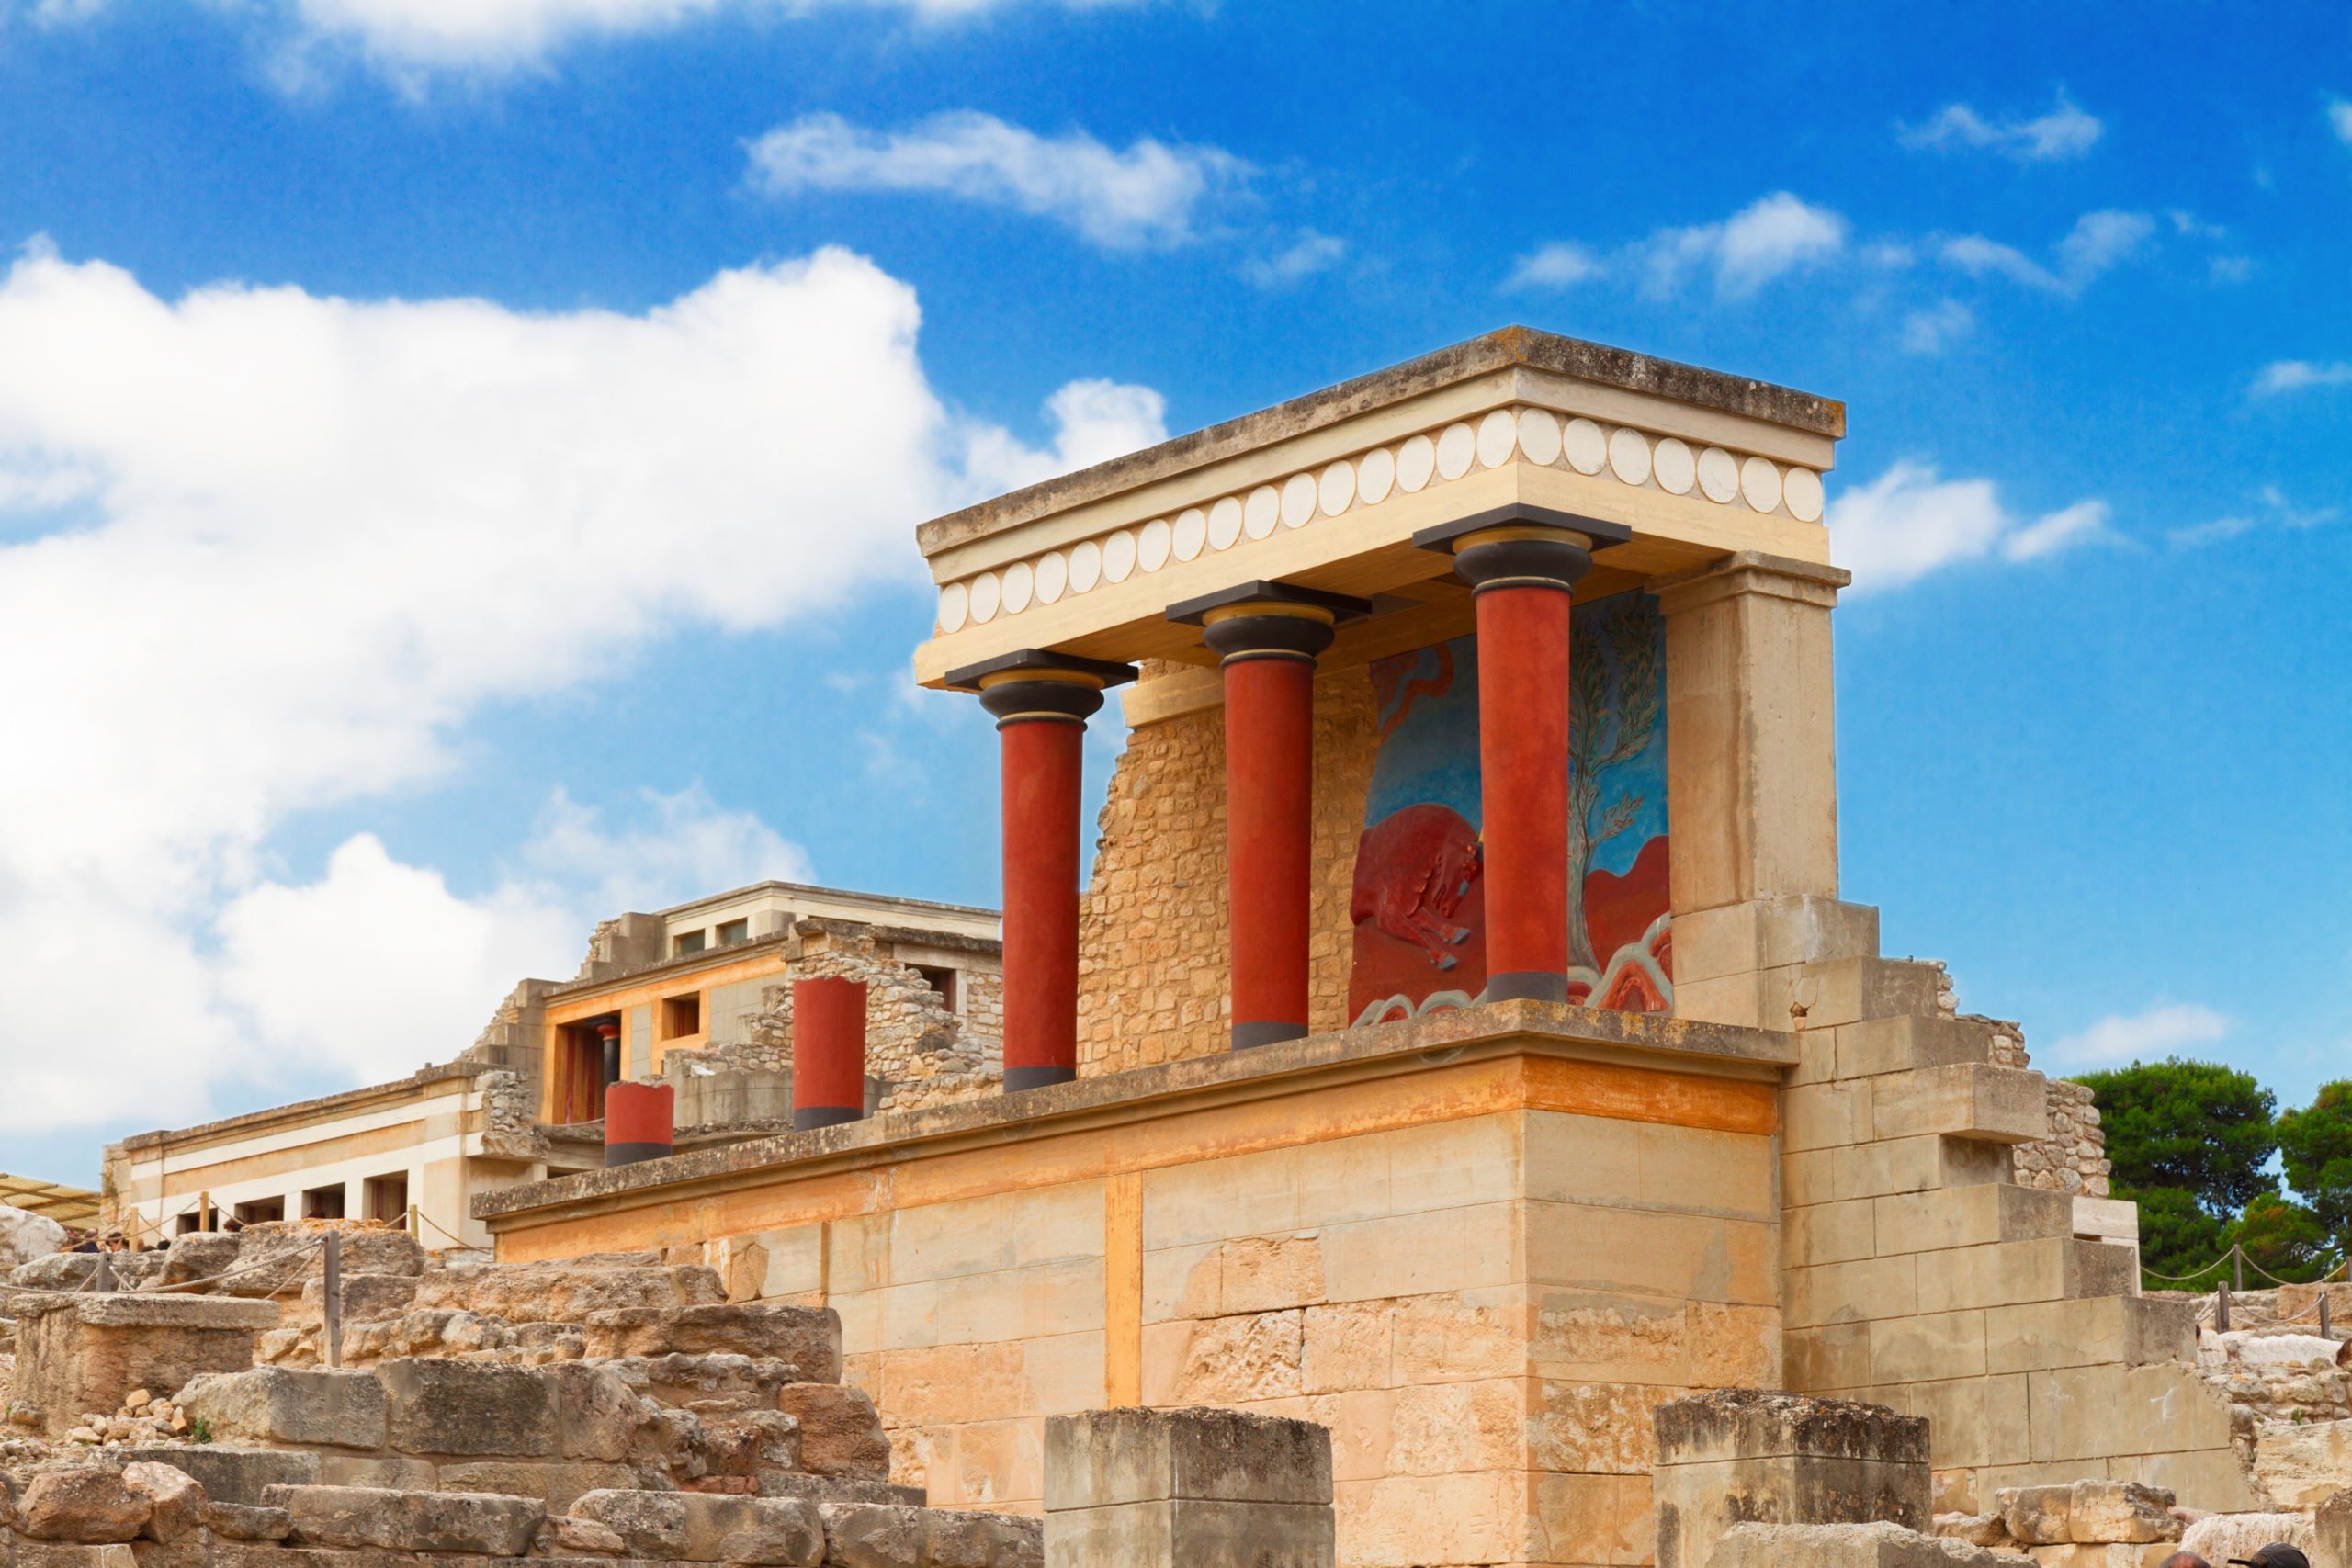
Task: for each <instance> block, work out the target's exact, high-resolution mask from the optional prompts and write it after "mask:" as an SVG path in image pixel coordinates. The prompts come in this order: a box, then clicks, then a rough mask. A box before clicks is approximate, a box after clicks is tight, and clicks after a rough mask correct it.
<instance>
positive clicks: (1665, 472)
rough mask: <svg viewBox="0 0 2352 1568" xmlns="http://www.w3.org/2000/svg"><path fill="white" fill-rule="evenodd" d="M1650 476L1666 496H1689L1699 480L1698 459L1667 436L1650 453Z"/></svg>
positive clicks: (1689, 450)
mask: <svg viewBox="0 0 2352 1568" xmlns="http://www.w3.org/2000/svg"><path fill="white" fill-rule="evenodd" d="M1650 476H1651V477H1652V478H1653V479H1657V488H1658V489H1660V490H1662V491H1666V492H1667V493H1668V495H1689V494H1690V493H1691V485H1692V484H1693V483H1695V482H1697V480H1698V478H1699V459H1698V458H1696V457H1692V456H1691V448H1690V447H1689V446H1685V445H1684V444H1683V443H1681V442H1679V441H1677V440H1676V439H1675V438H1674V437H1673V436H1671V435H1669V436H1668V437H1667V438H1666V439H1665V440H1663V441H1661V442H1659V443H1658V444H1657V446H1655V447H1653V448H1651V451H1650Z"/></svg>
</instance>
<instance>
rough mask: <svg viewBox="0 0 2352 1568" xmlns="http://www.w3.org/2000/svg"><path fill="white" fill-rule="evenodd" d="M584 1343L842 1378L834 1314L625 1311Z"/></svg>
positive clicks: (591, 1348) (589, 1324) (738, 1305)
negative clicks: (776, 1364)
mask: <svg viewBox="0 0 2352 1568" xmlns="http://www.w3.org/2000/svg"><path fill="white" fill-rule="evenodd" d="M1096 1245H1097V1246H1098V1247H1099V1246H1100V1245H1101V1235H1100V1220H1099V1218H1098V1221H1097V1235H1096ZM583 1339H584V1342H585V1345H586V1348H587V1352H588V1355H589V1356H590V1357H591V1358H594V1359H609V1358H613V1357H620V1356H666V1355H673V1354H684V1355H689V1356H700V1355H713V1354H718V1355H726V1354H733V1355H739V1356H757V1357H764V1358H767V1359H774V1360H780V1361H789V1362H791V1363H792V1364H793V1365H795V1366H796V1367H797V1368H799V1369H800V1381H801V1382H838V1381H839V1380H840V1378H841V1375H842V1323H841V1319H840V1317H838V1316H837V1315H835V1314H834V1313H833V1312H832V1311H831V1309H830V1308H822V1307H801V1306H789V1305H786V1304H784V1303H778V1302H726V1303H715V1304H707V1305H700V1306H689V1307H679V1308H675V1309H668V1308H651V1307H626V1308H619V1309H616V1310H614V1311H609V1312H594V1313H590V1314H588V1317H587V1321H586V1324H585V1325H584V1326H583Z"/></svg>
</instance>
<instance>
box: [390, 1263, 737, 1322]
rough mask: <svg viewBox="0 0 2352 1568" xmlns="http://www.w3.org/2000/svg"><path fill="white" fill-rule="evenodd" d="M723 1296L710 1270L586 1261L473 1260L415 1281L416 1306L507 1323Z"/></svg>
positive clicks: (707, 1302)
mask: <svg viewBox="0 0 2352 1568" xmlns="http://www.w3.org/2000/svg"><path fill="white" fill-rule="evenodd" d="M726 1300H727V1288H726V1286H725V1284H724V1283H723V1282H722V1281H721V1280H719V1277H718V1273H717V1271H716V1270H713V1269H705V1268H702V1267H700V1266H698V1265H682V1266H678V1267H674V1268H672V1267H654V1268H645V1267H641V1266H634V1265H613V1264H605V1263H592V1264H587V1265H584V1266H583V1265H581V1264H576V1263H473V1264H459V1265H457V1266H455V1267H451V1268H447V1269H433V1270H431V1271H429V1272H427V1273H426V1274H424V1276H423V1277H422V1278H421V1279H419V1280H418V1281H417V1289H416V1295H415V1299H414V1301H413V1303H412V1304H413V1306H414V1307H415V1308H418V1309H430V1308H454V1309H458V1310H460V1311H465V1312H474V1313H481V1314H485V1315H488V1316H492V1317H499V1318H503V1319H504V1320H505V1321H507V1322H509V1323H572V1324H582V1323H586V1322H587V1321H588V1320H589V1319H590V1318H591V1317H593V1316H594V1315H596V1314H600V1313H607V1312H618V1311H639V1312H663V1311H675V1310H677V1309H679V1308H682V1307H697V1306H711V1305H717V1304H720V1303H724V1302H725V1301H726Z"/></svg>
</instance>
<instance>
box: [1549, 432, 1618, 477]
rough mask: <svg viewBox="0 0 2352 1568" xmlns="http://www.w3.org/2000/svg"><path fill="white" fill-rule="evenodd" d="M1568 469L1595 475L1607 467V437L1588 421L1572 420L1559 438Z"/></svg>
mask: <svg viewBox="0 0 2352 1568" xmlns="http://www.w3.org/2000/svg"><path fill="white" fill-rule="evenodd" d="M1560 449H1561V450H1562V451H1564V452H1566V454H1567V457H1568V467H1570V468H1574V469H1575V470H1576V471H1577V472H1578V473H1580V474H1597V473H1599V472H1600V470H1601V469H1603V468H1607V467H1608V466H1609V437H1608V436H1607V435H1605V434H1602V432H1601V429H1600V426H1599V425H1597V424H1595V423H1592V421H1590V420H1589V419H1572V420H1570V421H1568V428H1567V429H1566V431H1565V432H1564V433H1563V434H1561V437H1560Z"/></svg>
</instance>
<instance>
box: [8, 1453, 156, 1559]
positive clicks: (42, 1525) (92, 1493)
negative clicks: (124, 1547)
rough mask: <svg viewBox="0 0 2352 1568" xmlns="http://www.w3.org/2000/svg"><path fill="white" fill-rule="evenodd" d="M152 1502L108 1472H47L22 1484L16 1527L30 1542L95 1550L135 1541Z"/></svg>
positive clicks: (144, 1522) (150, 1514) (151, 1509)
mask: <svg viewBox="0 0 2352 1568" xmlns="http://www.w3.org/2000/svg"><path fill="white" fill-rule="evenodd" d="M154 1511H155V1504H154V1499H153V1497H152V1496H150V1495H148V1494H147V1493H146V1492H145V1491H143V1490H141V1489H140V1488H138V1487H136V1486H133V1485H131V1484H130V1483H128V1482H126V1481H125V1480H124V1479H123V1478H122V1477H121V1476H119V1475H118V1474H116V1473H115V1472H112V1471H110V1470H51V1471H45V1472H42V1473H40V1474H39V1475H36V1476H34V1477H33V1478H32V1480H31V1481H30V1482H28V1483H27V1484H26V1486H25V1491H24V1495H23V1496H22V1497H20V1498H19V1499H18V1500H17V1528H18V1529H21V1530H22V1531H23V1532H24V1533H25V1534H27V1535H28V1536H30V1537H32V1538H33V1539H34V1540H59V1541H71V1542H74V1543H76V1544H79V1545H85V1546H94V1545H101V1544H104V1543H106V1542H109V1541H127V1540H136V1539H138V1536H139V1533H140V1531H141V1530H143V1529H146V1528H147V1521H148V1519H149V1517H151V1516H152V1515H153V1513H154Z"/></svg>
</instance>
